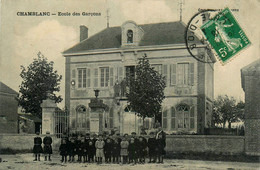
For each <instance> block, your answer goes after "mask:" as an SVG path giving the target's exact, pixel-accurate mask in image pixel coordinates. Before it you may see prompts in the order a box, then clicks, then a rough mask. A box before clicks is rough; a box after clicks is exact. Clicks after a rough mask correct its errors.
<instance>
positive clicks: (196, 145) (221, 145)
mask: <svg viewBox="0 0 260 170" xmlns="http://www.w3.org/2000/svg"><path fill="white" fill-rule="evenodd" d="M34 137H35V135H17V134H16V135H15V134H0V149H5V148H11V149H14V150H23V149H32V148H33V138H34ZM41 137H42V138H43V137H44V135H42V136H41ZM52 138H53V149H54V150H56V151H57V150H58V148H59V145H60V139H59V138H55V137H52ZM244 148H245V138H244V137H241V136H205V135H167V138H166V152H167V153H186V152H193V153H196V152H197V153H206V152H210V153H215V154H227V155H236V154H241V153H244Z"/></svg>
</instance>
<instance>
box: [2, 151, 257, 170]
mask: <svg viewBox="0 0 260 170" xmlns="http://www.w3.org/2000/svg"><path fill="white" fill-rule="evenodd" d="M0 158H2V162H1V163H0V170H8V169H10V170H12V169H19V170H30V169H33V170H38V169H50V170H51V169H54V170H61V169H62V170H67V169H68V170H73V169H91V170H92V169H93V170H123V169H126V170H145V169H149V170H159V169H166V170H167V169H169V170H170V169H171V170H173V169H190V170H196V169H202V170H203V169H207V170H210V169H227V170H233V169H248V170H255V169H258V170H260V163H244V162H223V161H202V160H182V159H178V160H177V159H165V161H164V164H155V163H152V164H149V163H146V164H144V165H140V164H136V165H132V164H128V165H118V164H102V165H97V164H95V163H92V164H88V163H65V164H64V163H61V162H60V156H59V155H58V154H55V155H54V156H53V158H52V161H51V162H49V161H46V162H45V161H43V158H41V159H42V160H41V161H40V162H39V161H37V162H34V161H33V159H34V158H33V154H16V155H0Z"/></svg>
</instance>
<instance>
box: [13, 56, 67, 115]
mask: <svg viewBox="0 0 260 170" xmlns="http://www.w3.org/2000/svg"><path fill="white" fill-rule="evenodd" d="M53 64H54V63H53V62H52V61H51V62H48V60H47V58H45V57H44V56H43V55H42V54H41V53H40V52H39V53H38V58H35V59H34V60H33V62H32V63H31V64H30V65H29V66H28V67H27V68H25V67H24V66H21V69H22V71H21V73H20V76H21V77H22V79H23V80H22V83H21V85H20V90H19V92H20V94H19V98H18V103H19V105H20V106H22V108H23V110H24V111H25V112H26V113H31V114H32V115H35V116H38V117H40V118H41V113H42V111H41V106H40V105H41V103H42V101H43V100H45V99H47V95H48V93H50V98H52V99H53V100H54V101H55V102H56V103H59V102H61V101H62V98H61V96H57V95H56V94H54V92H59V91H60V87H59V85H60V81H61V79H62V76H61V75H58V73H57V71H56V70H54V69H53Z"/></svg>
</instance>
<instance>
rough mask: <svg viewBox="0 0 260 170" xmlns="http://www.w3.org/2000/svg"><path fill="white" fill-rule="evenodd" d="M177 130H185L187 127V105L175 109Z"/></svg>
mask: <svg viewBox="0 0 260 170" xmlns="http://www.w3.org/2000/svg"><path fill="white" fill-rule="evenodd" d="M177 121H178V123H177V124H178V128H180V129H183V128H184V129H186V128H188V127H189V107H188V106H187V105H184V104H182V105H179V106H178V107H177Z"/></svg>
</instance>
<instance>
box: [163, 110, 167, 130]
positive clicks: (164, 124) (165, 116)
mask: <svg viewBox="0 0 260 170" xmlns="http://www.w3.org/2000/svg"><path fill="white" fill-rule="evenodd" d="M163 128H164V129H167V110H165V111H164V112H163Z"/></svg>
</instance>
